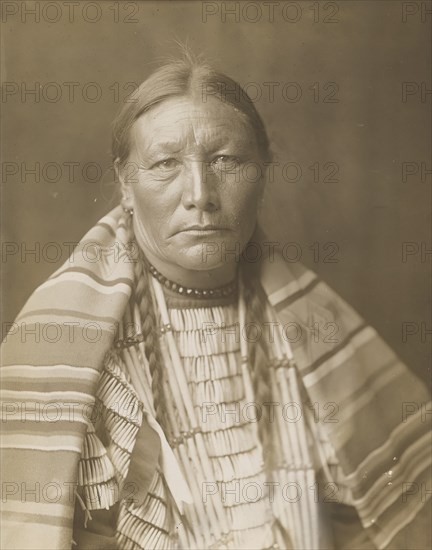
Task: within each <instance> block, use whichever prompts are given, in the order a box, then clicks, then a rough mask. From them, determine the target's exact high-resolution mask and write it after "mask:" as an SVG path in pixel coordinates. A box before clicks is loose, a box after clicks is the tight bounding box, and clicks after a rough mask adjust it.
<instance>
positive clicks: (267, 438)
mask: <svg viewBox="0 0 432 550" xmlns="http://www.w3.org/2000/svg"><path fill="white" fill-rule="evenodd" d="M242 280H243V288H244V299H245V303H246V304H247V308H246V328H247V326H248V325H250V324H251V325H255V326H256V325H257V324H258V327H259V334H260V337H259V340H258V342H256V341H248V350H249V353H248V355H249V362H250V368H251V375H252V376H251V378H252V385H253V390H254V394H255V399H256V402H257V403H258V404H259V406H260V407H262V409H261V410H263V414H262V416H261V418H260V419H259V422H258V435H259V437H260V440H261V444H262V447H263V455H264V462H265V466H266V468H267V469H268V470H269V471H271V470H272V469H273V467H274V453H273V442H272V439H273V438H272V433H271V430H269V426H268V422H269V421H270V420H269V414H268V413H269V408H268V407H267V406H264V403H270V402H271V401H272V390H271V378H270V356H269V350H268V346H267V342H266V341H265V340H264V338H263V337H262V334H263V332H262V329H263V327H264V322H265V300H266V298H265V294H264V292H263V290H262V288H261V285H260V283H259V278H258V274H257V273H256V272H255V270H254V269H252V268H251V266H250V265H243V269H242ZM257 346H260V347H261V350H262V352H263V358H259V357H257Z"/></svg>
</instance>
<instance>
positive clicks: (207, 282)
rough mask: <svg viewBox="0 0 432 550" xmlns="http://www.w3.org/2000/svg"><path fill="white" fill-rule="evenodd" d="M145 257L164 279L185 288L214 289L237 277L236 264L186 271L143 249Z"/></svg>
mask: <svg viewBox="0 0 432 550" xmlns="http://www.w3.org/2000/svg"><path fill="white" fill-rule="evenodd" d="M142 250H143V252H144V255H145V257H146V259H147V261H148V262H150V264H152V265H153V267H155V268H156V269H157V271H159V273H161V274H162V275H163V276H164V277H166V278H167V279H169V280H170V281H172V282H174V283H177V284H179V285H181V286H184V287H189V288H197V289H213V288H218V287H220V286H224V285H227V284H229V283H231V282H232V281H233V280H234V279H235V276H236V272H237V265H236V263H235V262H231V263H226V264H223V265H222V266H220V267H217V268H214V269H210V270H196V269H186V268H184V267H182V266H179V265H176V264H172V263H170V262H167V261H165V260H163V259H161V258H159V257H158V256H155V255H154V254H153V253H152V252H150V251H149V250H147V249H145V248H143V247H142Z"/></svg>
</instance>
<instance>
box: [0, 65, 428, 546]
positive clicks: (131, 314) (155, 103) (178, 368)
mask: <svg viewBox="0 0 432 550" xmlns="http://www.w3.org/2000/svg"><path fill="white" fill-rule="evenodd" d="M133 100H134V101H132V102H129V103H126V104H125V105H124V107H123V108H122V110H121V112H120V113H119V115H118V118H117V119H116V121H115V123H114V129H113V151H112V152H113V161H114V166H115V168H116V172H117V175H118V179H119V181H120V185H121V191H122V200H121V205H119V206H118V207H116V208H115V209H114V210H112V211H111V212H110V213H109V214H108V215H107V216H106V217H104V218H103V219H102V220H101V221H100V222H99V223H97V224H96V225H95V226H94V227H93V228H92V229H91V230H90V231H89V232H88V233H87V234H86V235H85V236H84V238H83V239H82V240H81V242H80V243H79V245H78V247H77V248H76V249H75V251H74V253H73V254H72V256H71V258H70V259H69V260H68V262H66V263H65V264H64V265H63V266H62V267H61V268H60V269H59V270H58V271H57V272H56V273H54V274H53V275H52V276H51V277H50V278H49V279H48V281H46V282H45V283H44V284H43V285H42V286H40V287H39V288H38V289H37V290H36V291H35V292H34V294H33V295H32V296H31V298H30V299H29V301H28V302H27V304H26V305H25V307H24V309H23V310H22V311H21V313H20V314H19V316H18V318H17V320H16V322H15V324H14V326H13V328H12V329H11V331H10V333H9V335H8V336H7V338H6V341H5V343H4V345H3V348H2V356H3V367H2V371H3V390H4V401H3V427H4V437H3V481H4V494H3V520H2V530H3V538H4V541H3V548H20V549H23V548H44V549H48V548H52V549H60V548H65V549H66V548H68V549H69V548H72V547H73V548H77V549H109V548H112V549H114V548H118V549H122V550H126V549H131V550H138V549H164V548H167V549H168V548H214V549H217V548H233V549H234V548H256V549H266V548H295V549H315V548H329V549H330V548H341V549H342V548H353V549H354V548H355V549H362V548H371V549H372V548H380V549H381V548H401V549H402V548H426V547H428V545H429V543H430V541H429V539H428V533H427V532H428V528H427V525H428V521H429V515H428V514H429V513H428V511H427V500H428V493H427V490H428V489H430V485H428V483H429V482H428V473H429V471H430V470H429V467H430V466H429V465H430V448H429V440H428V437H429V431H428V424H427V423H426V418H427V415H426V412H425V411H426V409H425V406H426V403H427V401H428V395H427V392H426V390H425V388H424V387H423V386H422V384H421V383H420V382H419V381H418V380H417V379H416V378H415V376H414V375H413V374H412V373H411V372H410V371H409V370H408V369H407V368H406V367H405V366H404V365H403V364H401V362H400V361H399V360H398V358H397V357H396V356H395V355H394V353H393V352H392V351H391V350H390V349H389V347H388V346H387V345H386V344H385V343H384V342H383V341H382V340H381V339H380V337H379V336H378V335H377V334H376V332H375V331H374V330H373V329H372V328H371V327H370V326H368V325H367V324H365V323H364V321H363V320H362V319H361V318H360V317H359V316H358V315H357V314H356V313H355V312H354V311H353V310H352V309H351V308H350V307H349V306H348V305H347V304H346V303H345V302H344V301H343V300H342V299H341V298H340V297H338V295H337V294H336V293H335V292H334V291H332V290H331V289H330V288H329V287H328V286H327V285H326V284H324V283H323V282H322V281H320V280H319V279H318V278H317V276H316V275H315V274H314V273H312V272H311V271H309V270H307V269H306V268H305V267H303V266H301V265H300V264H298V263H287V262H286V261H285V260H284V259H283V258H282V256H281V255H280V253H279V252H278V250H277V247H274V246H271V239H270V238H267V237H266V236H265V235H264V234H263V233H262V231H261V230H260V229H259V226H258V223H257V218H258V210H259V207H260V202H261V198H262V194H263V191H264V187H265V173H266V166H268V165H269V163H270V162H271V151H270V144H269V140H268V137H267V133H266V129H265V126H264V124H263V121H262V120H261V118H260V116H259V114H258V112H257V110H256V108H255V106H254V104H253V102H252V101H251V100H250V99H249V97H248V96H247V94H246V93H245V92H244V91H243V90H242V89H241V87H240V86H239V85H238V84H237V83H235V82H234V81H233V80H231V79H230V78H229V77H227V76H225V75H224V74H221V73H219V72H216V71H215V70H213V69H212V68H210V67H208V66H207V65H206V64H205V63H203V62H201V61H197V60H194V59H191V58H190V57H188V56H186V57H185V59H180V60H178V61H173V62H170V63H168V64H166V65H164V66H162V67H161V68H159V69H158V70H156V71H155V72H154V73H153V74H152V75H151V76H150V77H149V78H147V80H145V81H144V82H143V83H142V84H141V86H140V87H139V88H138V89H137V90H136V92H135V93H134V96H133ZM251 164H253V165H254V166H255V167H258V170H257V171H256V173H258V174H259V176H258V177H256V178H253V179H252V178H250V177H249V178H248V177H247V175H246V174H248V173H250V172H249V171H246V170H245V167H247V166H249V165H251ZM252 249H253V250H252ZM248 250H249V251H251V250H252V251H251V252H250V254H249V253H248ZM256 250H259V252H260V254H259V257H260V260H259V261H252V260H251V259H250V258H251V257H253V258H256V257H257V256H256ZM323 322H331V323H335V324H336V325H337V327H338V341H337V343H336V342H335V343H331V344H329V343H326V342H322V341H319V342H318V341H316V339H315V338H313V337H312V335H311V327H312V326H316V323H318V324H320V323H323ZM287 326H289V327H301V329H302V331H301V335H302V336H301V338H290V337H289V333H287V331H286V330H285V328H286V327H287ZM36 329H37V330H38V334H42V337H40V338H39V339H36V338H31V337H30V336H29V335H30V334H31V333H32V331H35V330H36Z"/></svg>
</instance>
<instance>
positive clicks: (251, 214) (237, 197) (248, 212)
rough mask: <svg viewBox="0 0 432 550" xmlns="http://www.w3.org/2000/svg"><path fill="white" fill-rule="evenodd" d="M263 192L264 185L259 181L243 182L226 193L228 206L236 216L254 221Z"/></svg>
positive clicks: (243, 219)
mask: <svg viewBox="0 0 432 550" xmlns="http://www.w3.org/2000/svg"><path fill="white" fill-rule="evenodd" d="M261 194H262V187H261V185H260V184H258V183H250V182H247V183H243V184H237V186H236V187H233V189H232V190H231V192H228V193H227V194H226V199H227V200H226V204H227V207H228V208H230V209H231V211H232V212H233V214H234V215H235V217H236V218H241V219H242V222H243V223H244V222H245V221H246V220H249V221H250V222H253V221H254V220H255V219H256V216H257V210H258V203H259V200H260V197H261Z"/></svg>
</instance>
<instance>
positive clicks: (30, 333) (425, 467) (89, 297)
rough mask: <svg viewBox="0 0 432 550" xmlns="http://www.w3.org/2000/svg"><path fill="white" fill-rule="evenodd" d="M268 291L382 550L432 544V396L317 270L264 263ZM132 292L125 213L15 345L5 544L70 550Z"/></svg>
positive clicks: (6, 423)
mask: <svg viewBox="0 0 432 550" xmlns="http://www.w3.org/2000/svg"><path fill="white" fill-rule="evenodd" d="M261 283H262V286H263V288H264V290H265V292H266V293H267V296H268V300H269V302H270V303H271V305H272V306H273V308H274V310H275V311H276V312H277V316H278V320H279V322H281V323H282V324H283V325H284V330H285V329H286V335H287V337H288V338H289V339H290V342H291V346H292V348H293V352H294V356H295V358H296V361H297V364H298V366H299V369H300V372H301V375H302V379H303V384H304V387H305V388H306V391H307V393H308V397H309V399H310V401H311V403H312V406H313V409H314V411H315V414H316V415H317V416H318V417H319V420H320V423H321V425H322V428H323V430H325V432H326V435H327V437H328V438H329V440H330V441H331V443H332V445H333V447H334V449H335V451H336V454H337V458H338V461H339V463H340V465H341V467H342V470H343V473H344V476H345V479H344V484H345V485H346V486H347V487H348V488H349V489H350V491H351V493H352V496H353V505H354V506H355V508H356V510H357V512H358V514H359V517H360V519H361V522H362V524H363V526H364V528H365V530H366V532H367V533H368V535H369V537H370V540H371V541H372V543H373V545H374V546H376V547H377V548H380V549H381V548H413V547H414V546H410V542H411V541H412V536H413V534H416V536H417V539H416V540H417V541H420V544H422V545H423V546H421V547H424V548H427V547H428V539H427V533H426V532H425V531H421V533H420V535H419V528H418V525H419V524H418V523H417V522H418V521H420V519H421V518H422V516H423V517H425V516H424V514H425V513H426V512H425V510H426V506H425V504H426V503H427V501H428V499H429V497H430V494H431V492H430V481H429V474H430V458H431V453H430V442H431V441H430V430H429V427H430V424H429V423H428V422H427V420H428V419H429V416H430V413H429V416H428V408H427V407H428V405H427V403H428V401H429V395H428V392H427V391H426V389H425V388H424V387H423V385H422V384H421V383H420V382H419V381H418V380H417V378H416V377H415V376H414V375H413V374H412V373H411V372H410V371H409V370H408V369H407V368H406V367H405V366H404V365H403V364H402V363H401V362H400V360H399V359H398V358H397V357H396V356H395V354H394V353H393V352H392V351H391V349H390V348H389V347H388V346H387V345H386V344H385V343H384V342H383V340H382V339H381V338H380V337H379V336H378V335H377V333H376V332H375V331H374V329H372V328H371V327H370V326H368V325H366V324H365V323H364V321H363V320H362V319H361V318H360V317H359V316H358V315H357V314H356V313H355V312H354V311H353V309H352V308H350V307H349V306H348V305H347V304H346V303H345V302H344V301H343V300H342V299H341V298H340V297H339V296H338V295H337V294H336V293H335V292H334V291H332V290H331V289H330V288H329V287H328V286H327V285H326V284H325V283H323V282H322V281H320V280H319V279H318V278H317V276H316V275H315V274H314V273H312V272H311V271H309V270H307V269H305V268H304V267H303V266H301V265H300V264H298V263H290V264H288V263H286V262H285V261H284V260H283V258H282V257H281V256H279V255H278V254H277V252H275V254H274V256H269V257H267V260H266V261H264V262H263V264H262V269H261ZM132 287H133V262H132V261H131V259H130V254H129V250H128V244H127V232H126V228H125V225H124V220H123V215H122V210H121V208H120V207H117V208H116V209H114V210H113V211H112V212H111V213H109V214H108V215H107V216H106V217H104V218H103V219H102V220H101V221H100V222H99V223H98V224H96V225H95V226H94V227H93V228H92V229H91V230H90V231H89V232H88V233H87V234H86V235H85V236H84V238H83V239H82V240H81V242H80V243H79V245H78V247H77V248H76V249H75V251H74V253H73V254H72V256H71V257H70V258H69V260H68V261H67V262H66V263H65V264H64V265H63V266H62V267H61V268H60V269H59V270H58V271H57V272H55V273H54V274H53V275H52V276H51V277H50V278H49V279H48V280H47V281H46V282H45V283H44V284H43V285H41V286H40V287H39V288H38V289H37V290H36V291H35V292H34V293H33V295H32V296H31V297H30V299H29V300H28V302H27V304H26V305H25V307H24V308H23V310H22V311H21V313H20V314H19V315H18V317H17V319H16V321H15V323H14V324H13V326H12V327H11V329H10V332H9V334H8V335H7V337H6V338H5V341H4V343H3V346H2V368H1V372H2V428H3V430H2V431H3V436H2V525H1V527H2V545H1V547H2V548H4V549H11V548H15V549H30V548H33V549H34V548H43V549H56V550H58V549H66V548H67V549H70V548H71V547H72V525H73V517H74V506H75V501H76V498H77V496H76V494H77V492H76V488H77V486H78V463H79V460H80V457H81V455H82V452H83V442H84V438H85V435H86V432H87V428H88V425H89V423H90V420H91V414H92V406H93V403H94V400H95V394H96V390H97V387H98V382H99V379H100V375H101V369H102V365H103V360H104V357H105V356H106V354H107V352H108V351H109V350H110V348H111V347H112V345H113V340H114V337H115V335H116V331H117V327H118V323H119V321H120V320H121V319H122V316H123V312H124V310H125V307H126V304H127V303H128V301H129V299H130V296H131V292H132ZM429 410H430V409H429ZM153 441H154V439H153ZM157 448H158V447H157V446H154V449H157ZM155 452H157V451H155ZM150 454H151V453H150ZM426 522H427V519H426ZM423 533H424V535H423ZM422 537H423V540H422ZM416 544H417V546H415V548H418V547H420V546H418V544H419V542H417V543H416Z"/></svg>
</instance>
